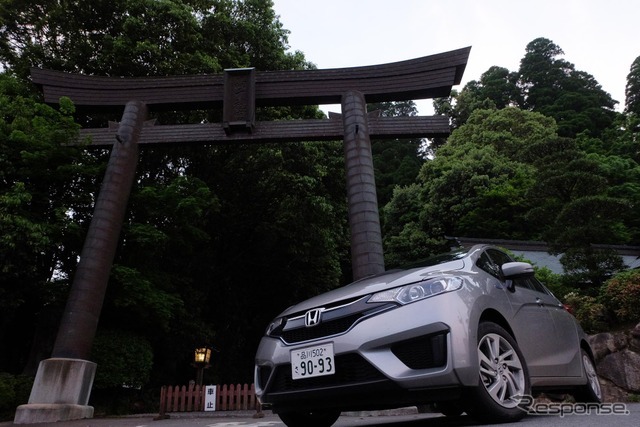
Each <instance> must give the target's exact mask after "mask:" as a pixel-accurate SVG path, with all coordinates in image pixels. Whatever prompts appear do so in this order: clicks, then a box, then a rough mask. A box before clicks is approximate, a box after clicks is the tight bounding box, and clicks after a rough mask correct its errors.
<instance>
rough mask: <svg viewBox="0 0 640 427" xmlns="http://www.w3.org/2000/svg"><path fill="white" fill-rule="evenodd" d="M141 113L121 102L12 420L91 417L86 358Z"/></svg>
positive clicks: (131, 172) (140, 107)
mask: <svg viewBox="0 0 640 427" xmlns="http://www.w3.org/2000/svg"><path fill="white" fill-rule="evenodd" d="M146 117H147V107H146V105H145V104H144V103H142V102H129V103H128V104H127V105H126V107H125V110H124V114H123V115H122V121H121V122H120V126H119V128H118V133H117V134H116V137H115V138H114V143H113V148H112V150H111V156H110V158H109V163H108V164H107V170H106V171H105V175H104V180H103V182H102V186H101V188H100V193H99V195H98V198H97V200H96V204H95V207H94V212H93V218H92V219H91V224H90V225H89V231H88V233H87V237H86V239H85V243H84V246H83V248H82V253H81V255H80V262H79V264H78V268H77V270H76V275H75V278H74V280H73V284H72V286H71V293H70V295H69V299H68V300H67V305H66V308H65V311H64V314H63V317H62V321H61V323H60V328H59V330H58V336H57V338H56V341H55V345H54V348H53V352H52V354H51V358H50V359H45V360H43V361H41V362H40V365H39V366H38V372H37V374H36V378H35V381H34V383H33V387H32V388H31V395H30V396H29V403H28V404H26V405H20V406H18V408H17V409H16V415H15V418H14V421H13V422H14V423H15V424H31V423H44V422H57V421H64V420H74V419H82V418H92V417H93V407H92V406H89V405H88V403H89V396H90V394H91V388H92V386H93V379H94V376H95V372H96V364H95V363H93V362H91V361H89V357H90V355H91V345H92V344H93V338H94V337H95V334H96V330H97V328H98V320H99V317H100V311H101V310H102V303H103V301H104V295H105V292H106V290H107V283H108V280H109V271H110V270H111V264H112V263H113V258H114V256H115V253H116V248H117V245H118V240H119V238H120V229H121V228H122V223H123V221H124V217H125V212H126V207H127V202H128V200H129V193H130V191H131V186H132V184H133V181H134V177H135V171H136V164H137V162H138V138H139V136H140V133H141V131H142V126H143V123H144V121H145V120H146Z"/></svg>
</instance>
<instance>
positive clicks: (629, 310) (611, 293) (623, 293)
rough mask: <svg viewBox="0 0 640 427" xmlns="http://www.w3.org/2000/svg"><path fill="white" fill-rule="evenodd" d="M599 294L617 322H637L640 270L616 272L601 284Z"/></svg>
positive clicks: (639, 316)
mask: <svg viewBox="0 0 640 427" xmlns="http://www.w3.org/2000/svg"><path fill="white" fill-rule="evenodd" d="M600 296H601V299H602V302H603V303H604V305H605V307H607V309H609V310H611V312H612V313H614V314H615V316H616V319H617V320H618V321H619V322H623V323H626V322H639V321H640V270H632V271H624V272H622V273H618V274H616V275H615V276H614V277H612V278H611V279H609V280H607V281H606V282H605V284H604V285H603V286H602V289H601V294H600Z"/></svg>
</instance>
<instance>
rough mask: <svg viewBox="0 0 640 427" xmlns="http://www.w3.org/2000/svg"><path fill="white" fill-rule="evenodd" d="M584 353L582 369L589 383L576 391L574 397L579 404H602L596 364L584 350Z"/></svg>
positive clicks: (582, 350)
mask: <svg viewBox="0 0 640 427" xmlns="http://www.w3.org/2000/svg"><path fill="white" fill-rule="evenodd" d="M580 351H581V352H582V369H583V370H584V373H585V375H586V377H587V383H586V384H585V385H583V386H580V387H578V388H577V389H576V391H575V393H574V397H575V399H576V401H577V402H583V403H600V402H602V388H601V387H600V381H599V380H598V373H597V372H596V366H595V363H593V359H592V358H591V356H590V355H589V353H587V352H586V351H585V350H584V349H581V350H580Z"/></svg>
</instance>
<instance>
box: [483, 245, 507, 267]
mask: <svg viewBox="0 0 640 427" xmlns="http://www.w3.org/2000/svg"><path fill="white" fill-rule="evenodd" d="M487 253H488V254H489V256H490V257H491V259H492V260H493V262H494V263H496V264H497V265H498V266H499V267H502V264H506V263H508V262H512V261H513V259H511V257H510V256H509V255H507V254H505V253H504V252H502V251H498V250H495V249H488V250H487Z"/></svg>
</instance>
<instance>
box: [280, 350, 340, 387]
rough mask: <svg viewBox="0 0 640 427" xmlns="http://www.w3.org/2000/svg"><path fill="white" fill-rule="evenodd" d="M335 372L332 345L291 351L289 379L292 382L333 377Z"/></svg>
mask: <svg viewBox="0 0 640 427" xmlns="http://www.w3.org/2000/svg"><path fill="white" fill-rule="evenodd" d="M335 371H336V365H335V363H334V362H333V344H332V343H329V344H322V345H317V346H314V347H305V348H299V349H297V350H291V377H292V378H293V379H294V380H299V379H301V378H311V377H320V376H323V375H333V374H334V373H335Z"/></svg>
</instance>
